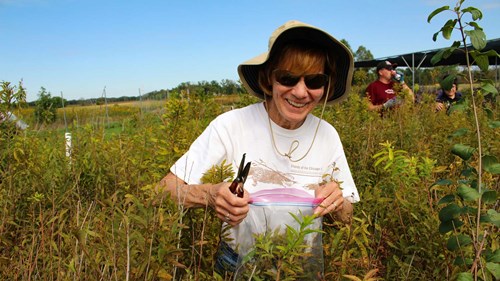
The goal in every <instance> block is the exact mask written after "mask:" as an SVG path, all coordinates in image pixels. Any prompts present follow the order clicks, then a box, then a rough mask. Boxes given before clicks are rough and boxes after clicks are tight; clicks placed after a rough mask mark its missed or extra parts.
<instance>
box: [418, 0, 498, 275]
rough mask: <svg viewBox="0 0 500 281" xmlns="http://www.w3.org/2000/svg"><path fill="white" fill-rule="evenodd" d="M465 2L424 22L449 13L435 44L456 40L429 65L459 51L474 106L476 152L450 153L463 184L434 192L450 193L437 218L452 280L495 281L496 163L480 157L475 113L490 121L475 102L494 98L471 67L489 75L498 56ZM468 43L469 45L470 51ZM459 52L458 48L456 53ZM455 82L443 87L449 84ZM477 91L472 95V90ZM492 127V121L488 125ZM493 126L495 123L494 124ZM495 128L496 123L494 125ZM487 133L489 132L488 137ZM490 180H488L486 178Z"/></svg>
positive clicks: (466, 148)
mask: <svg viewBox="0 0 500 281" xmlns="http://www.w3.org/2000/svg"><path fill="white" fill-rule="evenodd" d="M463 3H464V0H460V1H458V2H457V4H456V6H455V7H454V8H450V7H449V6H443V7H441V8H438V9H436V10H435V11H433V12H432V13H431V14H430V15H429V17H428V19H427V21H428V22H430V21H431V20H432V19H433V18H434V17H435V16H436V15H438V14H440V13H442V12H445V11H451V12H452V13H454V14H455V18H453V19H449V20H448V21H447V22H446V23H445V24H444V25H443V27H442V28H441V29H440V30H439V31H438V32H436V33H435V34H434V36H433V40H434V41H436V39H437V38H438V36H439V34H442V36H443V37H444V38H445V39H451V36H452V34H453V31H455V30H457V31H458V32H459V35H460V36H459V38H460V39H459V40H456V41H454V42H453V43H452V45H451V46H450V47H449V48H446V49H444V50H443V51H441V52H438V53H437V54H436V55H435V56H434V57H433V58H432V62H433V63H435V62H438V61H440V60H441V59H444V58H447V57H449V56H450V55H451V54H453V53H454V52H456V51H463V52H464V56H465V59H466V67H467V76H466V77H465V79H466V81H467V82H468V84H469V87H470V91H471V100H472V112H473V118H474V119H473V120H472V121H473V122H474V124H475V129H476V131H475V133H476V136H477V139H476V140H477V146H476V147H473V146H471V145H470V144H463V143H456V144H454V145H453V147H452V149H451V153H453V154H454V155H456V156H457V157H459V158H460V159H461V163H460V164H461V166H462V172H461V178H460V179H459V180H457V181H451V180H441V181H438V182H436V183H435V185H437V186H448V185H449V186H450V187H452V189H451V193H450V194H448V195H446V196H445V197H443V198H442V199H441V200H440V201H439V203H440V204H442V205H443V207H442V208H441V210H440V212H439V219H440V222H441V223H440V226H439V231H440V232H441V233H442V234H444V235H446V236H447V237H448V242H447V249H448V250H450V251H451V252H452V253H453V254H454V255H455V261H454V265H455V266H457V270H456V271H455V273H456V278H458V279H460V280H473V279H474V280H477V279H478V278H481V279H482V280H492V279H496V280H498V279H499V278H500V258H499V257H500V250H499V249H498V243H497V242H498V227H499V226H500V216H499V214H498V212H497V210H496V207H495V206H497V204H498V194H497V190H496V189H495V181H496V180H495V179H494V178H495V177H498V175H499V174H500V170H499V169H498V167H499V164H498V160H497V158H496V157H494V156H489V155H485V154H483V145H482V136H481V134H482V133H484V132H485V131H486V130H487V128H485V127H484V126H481V125H482V124H481V119H480V112H479V109H481V107H483V110H484V113H485V115H486V116H487V117H488V118H491V117H494V114H492V112H491V110H490V109H489V108H487V107H486V106H483V105H482V104H481V103H478V102H477V101H476V99H477V98H478V97H481V96H482V95H485V94H487V93H491V94H492V95H493V96H496V95H497V94H498V92H497V90H496V89H495V87H494V86H493V84H492V82H491V81H489V80H486V79H479V80H477V81H476V80H474V77H473V76H472V71H471V68H472V64H473V62H475V63H476V64H477V65H478V66H479V68H480V69H481V70H483V71H486V70H487V69H488V66H489V63H488V57H489V56H496V57H499V55H498V54H497V53H496V52H495V51H493V50H490V51H488V52H482V51H481V50H482V49H483V48H484V47H485V46H486V34H485V33H484V31H483V29H482V28H481V27H480V26H479V25H478V23H477V21H479V20H481V19H482V16H483V15H482V12H481V11H480V10H479V9H477V8H475V7H463V6H462V5H463ZM467 15H468V16H471V21H469V22H465V18H464V17H465V16H467ZM468 42H470V43H471V45H472V47H473V49H472V48H470V45H469V44H468ZM461 46H462V47H463V48H460V47H461ZM452 79H453V78H450V79H449V80H450V81H445V83H448V84H450V83H452V82H451V81H452ZM476 82H477V83H479V84H480V85H481V87H480V88H479V89H477V90H476V89H474V84H475V83H476ZM488 122H489V123H490V124H492V121H491V120H489V121H488ZM493 122H494V121H493ZM496 123H497V122H494V124H496ZM462 131H463V130H462ZM486 132H487V131H486ZM488 174H489V175H488Z"/></svg>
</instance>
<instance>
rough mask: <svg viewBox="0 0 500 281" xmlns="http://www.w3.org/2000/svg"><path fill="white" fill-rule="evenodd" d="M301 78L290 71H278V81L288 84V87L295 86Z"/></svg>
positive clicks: (284, 84)
mask: <svg viewBox="0 0 500 281" xmlns="http://www.w3.org/2000/svg"><path fill="white" fill-rule="evenodd" d="M299 80H300V77H297V76H293V75H292V74H291V73H289V72H286V71H285V72H281V71H277V72H276V81H278V83H280V84H281V85H283V86H287V87H292V86H295V85H297V83H298V82H299Z"/></svg>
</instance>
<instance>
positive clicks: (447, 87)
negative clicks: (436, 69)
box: [439, 74, 457, 91]
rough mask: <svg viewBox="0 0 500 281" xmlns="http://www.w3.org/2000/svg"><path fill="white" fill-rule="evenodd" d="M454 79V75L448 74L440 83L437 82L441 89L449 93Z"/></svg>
mask: <svg viewBox="0 0 500 281" xmlns="http://www.w3.org/2000/svg"><path fill="white" fill-rule="evenodd" d="M456 78H457V76H456V75H454V74H450V75H448V76H446V78H444V79H443V80H441V82H439V85H440V86H441V88H443V89H445V90H447V91H449V90H450V89H451V87H453V82H454V81H455V79H456Z"/></svg>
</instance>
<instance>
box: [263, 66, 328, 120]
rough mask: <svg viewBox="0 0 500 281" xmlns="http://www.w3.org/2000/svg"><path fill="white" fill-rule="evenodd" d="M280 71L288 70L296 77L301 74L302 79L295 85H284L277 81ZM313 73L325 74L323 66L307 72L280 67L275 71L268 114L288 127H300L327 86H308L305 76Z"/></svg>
mask: <svg viewBox="0 0 500 281" xmlns="http://www.w3.org/2000/svg"><path fill="white" fill-rule="evenodd" d="M291 69H293V68H291ZM279 71H282V72H287V73H289V74H291V75H293V76H296V77H297V76H300V79H299V81H298V82H297V84H295V85H293V86H286V85H283V84H281V83H279V82H278V81H277V72H279ZM311 74H313V75H314V74H323V67H322V66H318V67H313V68H310V70H309V71H307V72H298V71H296V70H295V69H294V70H289V69H287V68H284V69H283V68H278V70H276V71H274V72H273V74H272V79H271V81H272V99H271V100H270V101H269V113H268V114H269V116H270V118H271V119H272V120H273V121H274V122H275V123H276V124H278V125H279V126H281V127H283V128H286V129H296V128H298V127H300V126H301V125H302V123H304V120H305V119H306V117H307V115H308V114H309V113H310V112H311V111H312V110H313V109H314V107H316V105H317V104H318V103H319V102H320V100H321V97H322V96H323V92H324V89H325V86H322V87H319V88H317V89H314V88H316V87H312V89H311V88H310V87H308V86H307V85H306V82H305V80H304V79H305V78H304V76H305V75H311ZM310 77H311V76H310ZM278 80H279V79H278ZM308 84H309V83H308ZM309 85H312V84H309Z"/></svg>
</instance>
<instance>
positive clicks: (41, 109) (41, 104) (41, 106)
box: [35, 87, 57, 124]
mask: <svg viewBox="0 0 500 281" xmlns="http://www.w3.org/2000/svg"><path fill="white" fill-rule="evenodd" d="M56 109H57V107H56V105H55V104H54V99H53V98H52V96H51V94H50V93H49V92H47V90H46V89H45V88H44V87H41V88H40V92H39V93H38V100H37V101H36V102H35V119H36V120H37V121H38V122H40V123H43V124H50V123H54V122H55V121H56V118H57V115H56Z"/></svg>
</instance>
